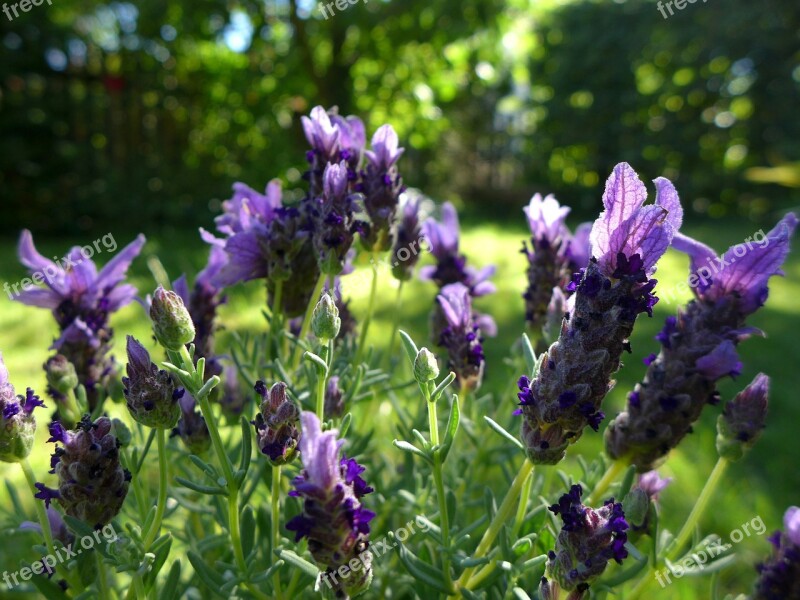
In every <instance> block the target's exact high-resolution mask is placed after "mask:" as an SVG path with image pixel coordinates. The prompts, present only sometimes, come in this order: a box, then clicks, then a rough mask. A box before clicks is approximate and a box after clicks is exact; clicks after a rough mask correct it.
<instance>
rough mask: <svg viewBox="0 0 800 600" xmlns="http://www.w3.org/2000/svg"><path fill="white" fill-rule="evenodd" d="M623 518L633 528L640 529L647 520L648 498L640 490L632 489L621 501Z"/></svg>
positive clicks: (645, 493)
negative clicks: (623, 512)
mask: <svg viewBox="0 0 800 600" xmlns="http://www.w3.org/2000/svg"><path fill="white" fill-rule="evenodd" d="M622 508H623V510H624V511H625V518H626V519H627V520H628V522H629V523H630V524H631V525H633V526H634V527H640V526H641V525H642V523H644V521H645V519H646V518H647V511H648V509H649V508H650V496H649V495H648V494H647V492H645V491H644V490H643V489H641V488H633V489H632V490H631V491H630V492H628V495H627V496H625V499H624V500H623V501H622Z"/></svg>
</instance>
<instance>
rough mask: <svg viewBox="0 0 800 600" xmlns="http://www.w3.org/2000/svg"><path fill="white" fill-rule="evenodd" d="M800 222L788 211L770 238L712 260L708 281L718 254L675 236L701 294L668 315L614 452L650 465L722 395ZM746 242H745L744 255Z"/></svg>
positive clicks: (620, 419) (622, 419)
mask: <svg viewBox="0 0 800 600" xmlns="http://www.w3.org/2000/svg"><path fill="white" fill-rule="evenodd" d="M796 224H797V219H796V218H795V216H794V215H793V214H792V213H789V214H788V215H787V216H786V217H784V218H783V219H782V220H781V222H780V223H778V225H776V227H775V228H774V229H773V230H772V231H771V232H769V234H767V235H766V236H764V240H763V241H764V243H763V244H758V245H754V246H752V248H749V249H747V248H746V247H745V246H744V245H741V244H740V245H739V246H734V247H733V248H731V249H730V250H728V252H727V253H726V254H725V255H723V256H722V257H720V258H719V260H718V261H717V262H722V263H727V266H723V267H722V268H721V269H717V267H716V266H713V268H714V269H715V270H716V272H715V273H714V274H713V275H714V276H713V281H712V282H711V283H709V284H708V285H705V286H700V285H696V284H699V282H700V281H701V280H704V279H705V280H708V279H709V277H710V276H711V270H712V262H713V261H712V259H713V260H714V261H716V260H717V256H716V254H715V253H714V252H713V250H711V249H710V248H708V247H707V246H704V245H703V244H700V243H699V242H696V241H694V240H692V239H691V238H687V237H686V236H683V235H680V234H678V235H677V236H676V237H675V242H674V245H675V246H676V247H677V248H678V249H679V250H682V251H685V252H687V253H688V254H689V255H690V257H691V267H690V277H689V282H690V285H692V287H693V288H694V293H695V299H694V300H692V301H691V302H689V304H687V305H686V307H684V308H683V309H682V310H681V311H679V313H678V314H677V316H674V317H670V318H668V320H667V322H666V324H665V326H664V329H663V330H662V332H661V334H659V336H658V338H657V339H658V340H659V341H660V342H661V345H662V348H661V351H660V352H659V354H658V355H651V357H648V359H647V360H646V362H645V364H647V365H648V369H647V373H646V375H645V378H644V380H643V381H642V382H641V383H639V384H637V385H636V387H635V390H634V393H635V394H636V395H635V396H631V401H630V402H629V404H628V407H627V410H626V411H625V412H623V413H621V414H620V415H619V416H617V418H616V419H614V421H612V422H611V424H610V425H609V427H608V429H607V430H606V434H605V435H606V451H607V452H608V454H609V456H611V457H612V458H614V459H618V460H624V461H626V462H628V463H630V464H635V465H636V466H637V468H638V470H639V471H640V472H644V471H649V470H651V469H652V468H653V467H654V466H655V465H657V464H658V463H659V462H660V461H661V460H662V459H663V458H664V457H665V456H666V455H667V454H668V453H669V451H670V450H671V449H673V448H675V447H676V446H677V445H678V444H679V443H680V442H681V440H682V439H683V438H684V437H685V436H686V435H687V434H688V433H690V432H691V430H692V425H693V423H695V422H696V421H697V420H698V419H699V418H700V415H701V413H702V410H703V407H704V406H705V405H706V404H716V403H717V402H718V401H719V395H718V393H717V391H716V385H717V381H718V380H719V379H721V378H723V377H727V376H731V377H736V376H738V375H739V374H740V373H741V371H742V362H741V360H739V357H738V354H737V352H736V346H737V345H738V344H739V342H741V341H742V340H745V339H747V338H748V337H749V336H750V335H753V334H754V333H760V332H759V331H758V330H757V329H754V328H751V327H747V325H746V319H747V317H748V316H749V315H751V314H752V313H753V312H755V311H756V310H758V308H759V307H760V306H761V305H762V304H763V300H764V299H765V298H766V295H767V282H768V280H769V278H770V277H771V276H772V275H776V274H780V273H781V271H780V267H781V264H782V263H783V261H784V260H785V258H786V256H787V254H788V252H789V239H790V237H791V235H792V232H793V230H794V228H795V226H796ZM739 247H742V248H746V253H745V255H744V256H743V257H742V256H741V249H738V250H737V248H739ZM736 252H739V254H736ZM715 264H716V263H714V265H715ZM634 398H635V402H634V401H633V399H634Z"/></svg>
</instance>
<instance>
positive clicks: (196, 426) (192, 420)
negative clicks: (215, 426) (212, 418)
mask: <svg viewBox="0 0 800 600" xmlns="http://www.w3.org/2000/svg"><path fill="white" fill-rule="evenodd" d="M178 405H179V406H180V407H181V418H180V419H179V420H178V426H177V427H175V428H174V429H173V430H172V433H171V434H170V437H174V436H178V437H180V438H181V441H182V442H183V445H184V446H186V449H187V450H188V451H189V452H191V453H192V454H197V455H201V454H203V453H205V452H206V451H207V450H208V449H209V448H211V433H210V432H209V431H208V425H206V420H205V419H204V418H203V415H202V414H201V412H200V411H199V410H198V409H197V401H196V400H195V399H194V397H193V396H192V395H191V394H189V393H186V392H184V394H183V395H182V396H180V397H179V398H178Z"/></svg>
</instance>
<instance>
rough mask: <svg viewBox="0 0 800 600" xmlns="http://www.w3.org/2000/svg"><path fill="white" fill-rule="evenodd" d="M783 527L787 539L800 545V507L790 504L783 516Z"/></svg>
mask: <svg viewBox="0 0 800 600" xmlns="http://www.w3.org/2000/svg"><path fill="white" fill-rule="evenodd" d="M783 528H784V529H785V530H786V535H787V536H788V538H789V540H790V541H791V542H792V543H793V544H794V545H795V546H800V508H798V507H797V506H791V507H789V509H788V510H787V511H786V514H785V515H784V516H783Z"/></svg>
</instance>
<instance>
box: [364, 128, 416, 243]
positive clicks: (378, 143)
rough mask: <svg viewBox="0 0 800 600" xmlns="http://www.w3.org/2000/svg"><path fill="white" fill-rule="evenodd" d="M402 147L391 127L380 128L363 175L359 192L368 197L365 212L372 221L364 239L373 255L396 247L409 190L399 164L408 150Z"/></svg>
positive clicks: (374, 137)
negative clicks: (400, 210)
mask: <svg viewBox="0 0 800 600" xmlns="http://www.w3.org/2000/svg"><path fill="white" fill-rule="evenodd" d="M398 146H399V145H398V138H397V133H395V131H394V129H393V128H392V126H391V125H383V126H381V127H380V128H378V130H377V131H376V132H375V135H374V136H373V137H372V150H367V152H366V156H367V163H366V166H365V168H364V170H363V171H362V172H361V183H360V184H359V185H358V191H359V192H361V193H363V194H364V209H365V210H366V212H367V215H368V216H369V221H370V222H369V223H368V224H367V226H366V228H365V233H362V234H361V237H362V240H363V242H364V245H365V246H366V247H367V248H368V249H369V250H370V251H372V252H382V251H384V250H388V249H389V248H391V246H392V238H391V227H392V224H393V223H394V220H395V213H396V212H397V205H398V201H399V199H400V194H401V193H402V192H403V190H404V189H405V187H404V186H403V179H402V177H400V174H399V173H398V170H397V164H396V163H397V160H398V159H399V158H400V156H401V155H402V154H403V152H404V149H403V148H400V147H398Z"/></svg>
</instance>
